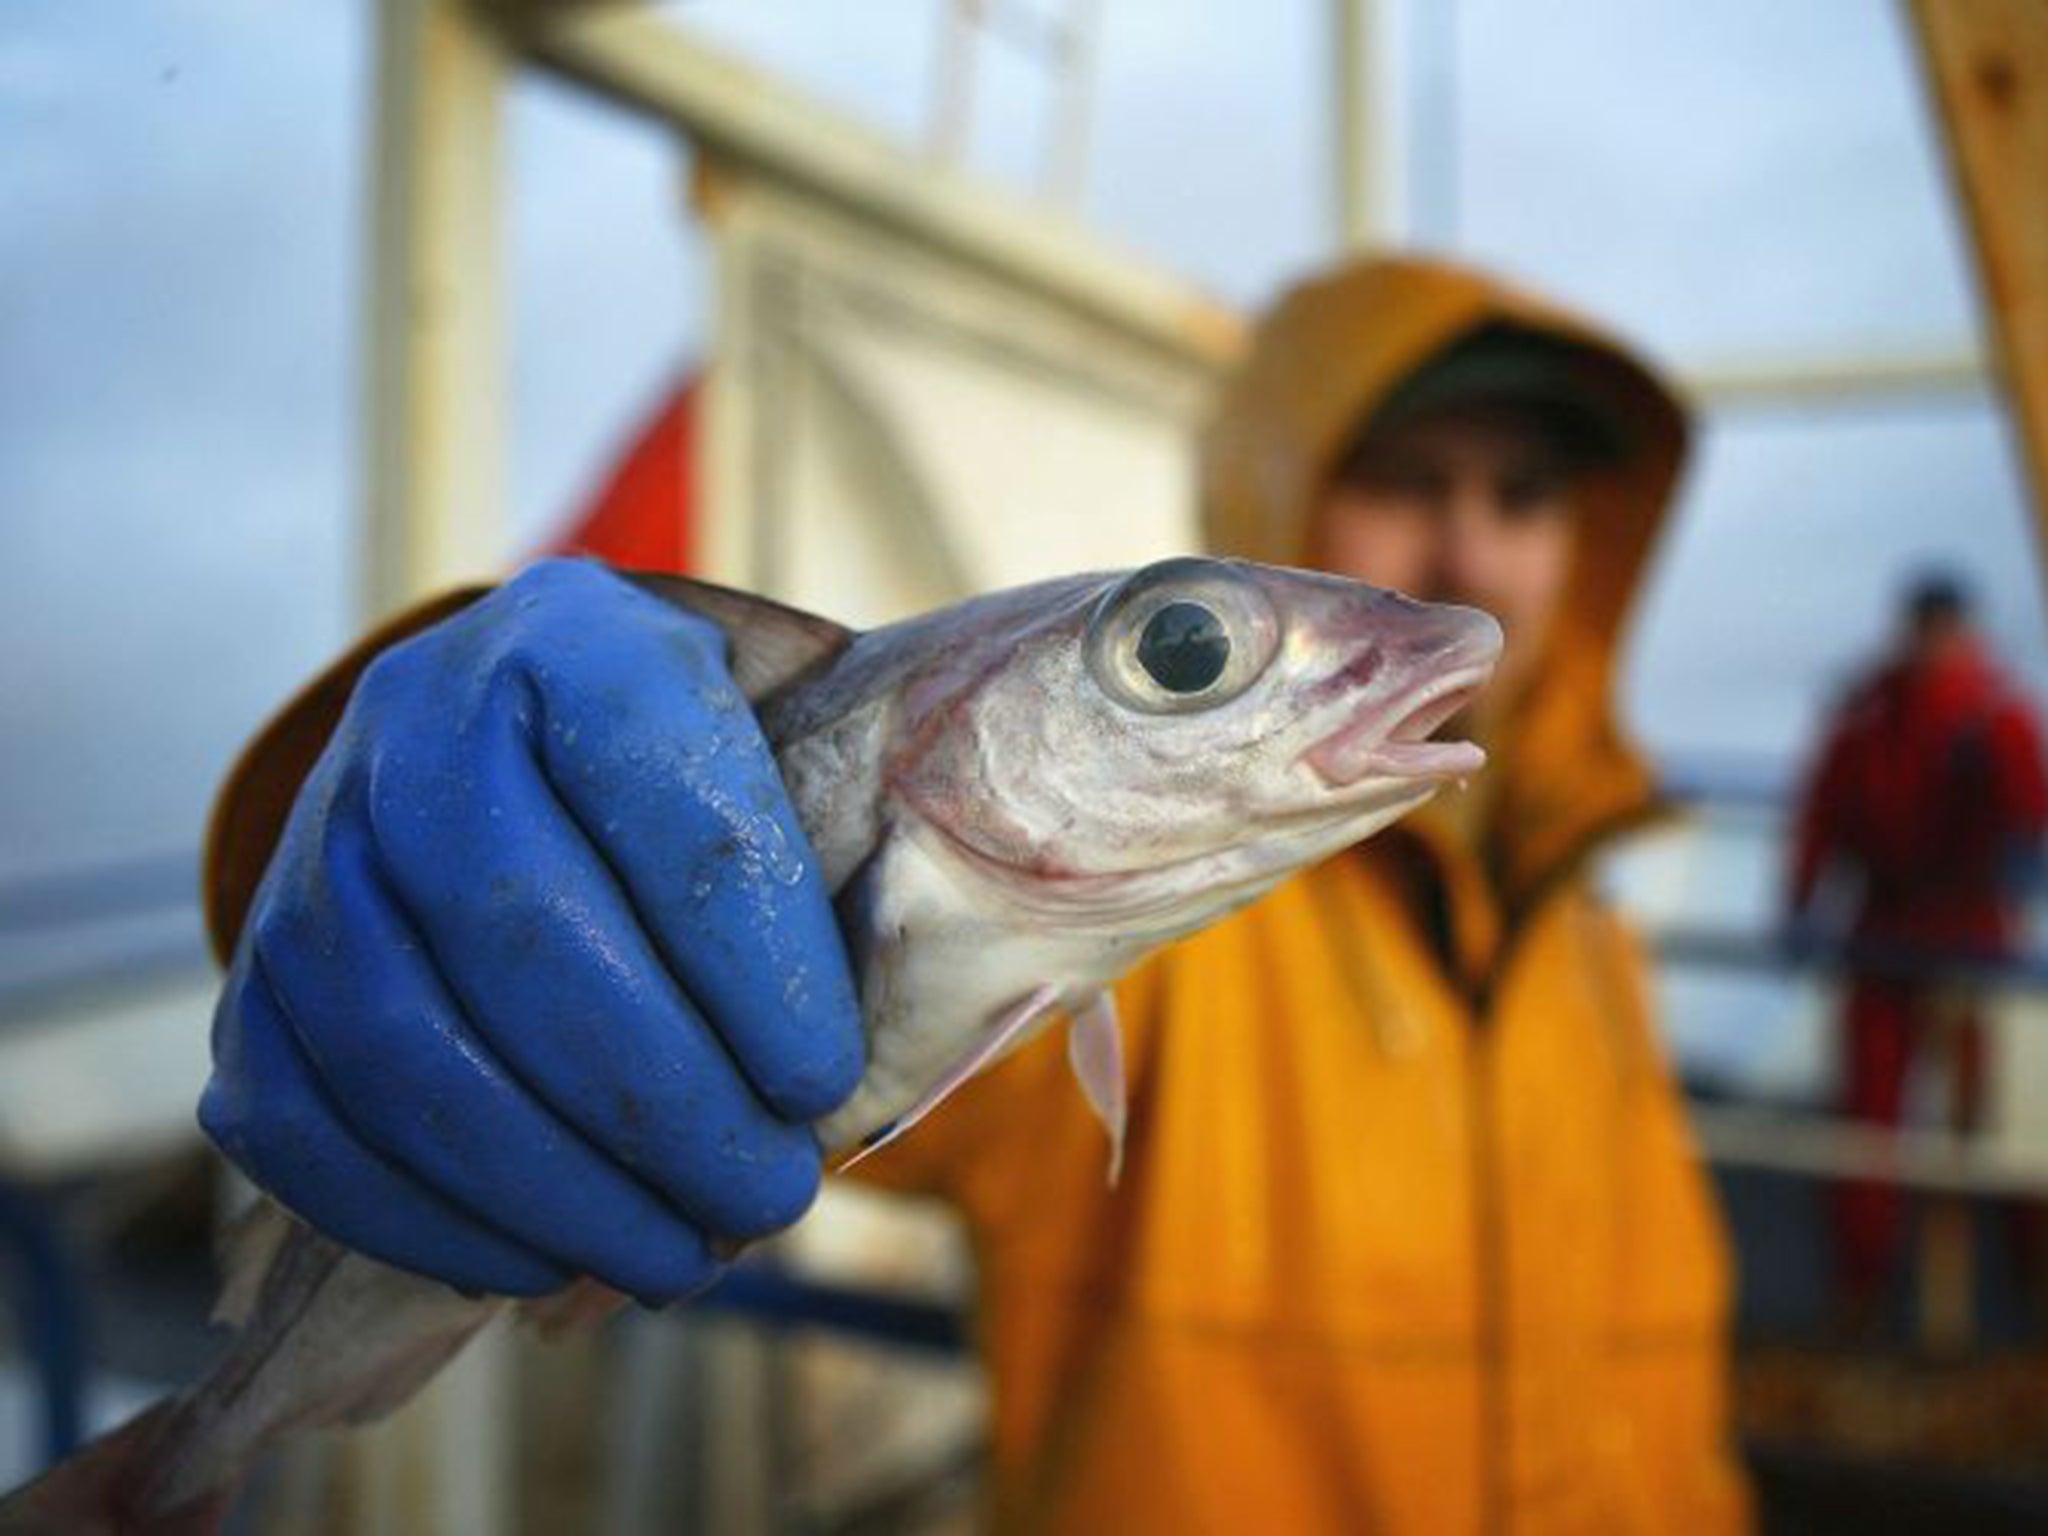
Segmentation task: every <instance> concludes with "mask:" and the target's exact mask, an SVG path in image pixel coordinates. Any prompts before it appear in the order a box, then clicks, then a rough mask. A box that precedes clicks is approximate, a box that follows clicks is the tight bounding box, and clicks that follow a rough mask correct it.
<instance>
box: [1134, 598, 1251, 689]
mask: <svg viewBox="0 0 2048 1536" xmlns="http://www.w3.org/2000/svg"><path fill="white" fill-rule="evenodd" d="M1229 664H1230V632H1229V631H1228V630H1226V629H1225V628H1224V627H1223V621H1222V620H1221V619H1219V618H1217V617H1216V615H1215V613H1214V612H1213V611H1212V610H1210V609H1208V608H1205V607H1203V606H1202V605H1201V604H1200V603H1188V602H1175V603H1168V604H1167V605H1166V606H1165V607H1164V608H1161V609H1160V610H1159V611H1158V612H1157V613H1155V614H1153V615H1152V617H1151V618H1149V619H1147V620H1146V621H1145V628H1144V630H1143V632H1142V633H1140V634H1139V636H1138V665H1139V666H1141V667H1143V668H1144V669H1145V670H1146V671H1147V672H1149V673H1150V674H1151V675H1152V681H1153V682H1155V683H1157V684H1158V685H1159V686H1160V687H1162V688H1164V689H1165V690H1166V691H1167V692H1168V693H1200V692H1201V691H1202V690H1203V689H1204V688H1207V687H1208V686H1209V685H1210V684H1211V683H1213V682H1215V681H1216V679H1217V678H1219V677H1221V676H1222V675H1223V669H1224V668H1225V667H1226V666H1228V665H1229Z"/></svg>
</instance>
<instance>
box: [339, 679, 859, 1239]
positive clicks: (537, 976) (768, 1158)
mask: <svg viewBox="0 0 2048 1536" xmlns="http://www.w3.org/2000/svg"><path fill="white" fill-rule="evenodd" d="M507 686H509V687H515V688H517V689H518V690H519V691H520V694H521V697H520V699H519V700H518V701H516V703H515V704H508V705H507V707H506V708H505V709H504V710H502V711H499V712H496V713H495V715H494V718H493V719H492V720H491V722H490V723H488V724H487V725H485V726H482V727H480V728H479V731H478V734H477V735H476V736H474V737H471V738H470V739H468V740H464V741H455V742H451V743H450V744H449V748H448V750H449V751H451V752H453V753H459V754H460V760H461V766H460V767H456V766H453V765H448V764H443V763H439V762H434V761H431V760H428V759H419V758H416V759H414V760H413V761H412V762H411V763H409V764H408V765H406V767H404V768H403V769H401V770H395V771H393V772H391V773H381V772H380V773H379V774H377V775H375V776H373V779H372V783H371V786H370V791H369V795H370V803H371V811H370V816H371V819H372V820H373V822H375V823H377V824H378V825H379V826H380V827H381V826H386V825H394V826H396V827H397V829H398V831H397V832H396V834H395V835H393V836H389V837H386V836H380V837H379V838H378V845H379V851H380V854H381V857H382V859H383V863H384V866H385V870H386V872H387V874H388V877H389V879H390V882H391V884H392V886H393V888H394V889H395V890H396V891H397V892H398V893H399V897H400V899H401V901H402V903H403V905H404V906H405V908H406V910H408V911H409V912H412V913H414V914H417V915H418V920H419V921H420V922H421V923H422V925H423V928H424V931H425V934H426V940H427V943H428V945H429V947H430V948H431V950H432V952H433V955H434V958H435V960H436V961H437V962H438V964H439V966H440V969H441V971H442V973H443V975H444V976H445V977H446V979H447V982H448V985H449V987H450V989H451V991H452V992H453V994H454V996H455V997H456V998H457V999H459V1000H460V1003H461V1006H462V1008H463V1011H464V1012H465V1013H466V1015H467V1016H468V1018H469V1019H470V1020H471V1021H472V1022H473V1023H474V1025H475V1027H476V1028H477V1030H478V1031H479V1032H480V1033H481V1034H482V1035H484V1036H485V1037H486V1038H487V1039H488V1040H489V1042H490V1045H491V1047H492V1048H493V1050H494V1051H495V1052H496V1053H497V1055H498V1056H499V1057H500V1058H501V1059H502V1060H503V1061H504V1062H505V1063H506V1064H507V1065H508V1066H509V1067H510V1068H511V1070H512V1071H513V1072H515V1073H517V1074H518V1076H519V1077H520V1078H521V1079H522V1080H523V1081H524V1082H525V1083H526V1084H527V1085H528V1086H529V1087H530V1088H531V1089H532V1091H533V1092H534V1093H535V1094H536V1095H538V1096H539V1097H540V1098H542V1099H544V1100H545V1101H546V1102H547V1103H548V1104H549V1105H550V1106H551V1107H552V1108H553V1109H554V1111H555V1112H556V1113H557V1114H558V1115H560V1116H561V1118H562V1119H563V1120H565V1121H567V1122H568V1123H570V1124H572V1125H574V1126H576V1127H577V1128H578V1129H579V1130H580V1131H581V1132H582V1134H583V1135H584V1136H585V1137H586V1138H587V1139H589V1140H590V1141H591V1142H593V1143H595V1144H596V1145H598V1146H600V1147H602V1148H603V1149H604V1150H605V1152H606V1153H607V1154H608V1155H610V1156H611V1157H613V1158H615V1159H617V1161H618V1162H619V1163H620V1164H621V1165H623V1166H624V1167H626V1168H629V1169H631V1170H632V1171H633V1172H634V1173H635V1174H636V1175H637V1176H639V1177H640V1178H642V1179H644V1180H646V1181H647V1182H648V1183H649V1184H651V1185H653V1186H654V1187H655V1188H656V1189H658V1190H660V1191H661V1192H662V1194H664V1195H665V1196H666V1197H667V1198H668V1199H669V1200H671V1201H672V1202H673V1203H674V1204H675V1205H676V1206H677V1208H679V1209H680V1210H682V1211H683V1212H684V1213H686V1214H687V1215H688V1216H690V1217H691V1219H692V1220H694V1221H696V1222H697V1223H698V1224H699V1225H701V1226H702V1227H703V1228H704V1230H706V1231H707V1232H713V1233H716V1234H718V1235H719V1236H722V1237H752V1236H759V1235H761V1234H763V1233H766V1232H771V1231H775V1230H778V1229H779V1228H782V1227H785V1226H788V1225H789V1224H790V1223H791V1222H793V1221H795V1220H796V1219H797V1218H798V1217H799V1216H801V1215H802V1214H803V1212H804V1211H805V1209H806V1208H808V1206H809V1205H810V1202H811V1200H812V1198H813V1197H814V1196H815V1194H816V1193H817V1186H818V1179H819V1174H820V1156H819V1151H818V1145H817V1140H816V1138H815V1136H814V1135H813V1134H812V1133H811V1131H810V1129H809V1127H808V1126H804V1125H796V1124H791V1123H790V1122H788V1121H786V1120H783V1119H781V1118H779V1117H778V1116H777V1115H776V1114H775V1113H774V1112H773V1110H772V1109H771V1108H770V1107H769V1106H768V1105H766V1104H764V1103H763V1102H762V1101H761V1098H760V1096H759V1095H758V1094H757V1093H756V1092H755V1090H754V1088H753V1086H752V1084H751V1083H750V1081H749V1080H748V1078H747V1077H746V1076H745V1074H743V1073H742V1072H741V1071H740V1070H739V1069H738V1067H737V1066H736V1065H735V1064H734V1061H733V1059H732V1056H731V1055H730V1054H729V1053H728V1052H727V1050H726V1048H725V1045H724V1043H723V1042H722V1041H721V1039H720V1037H719V1036H718V1034H717V1033H715V1032H714V1031H713V1030H712V1029H711V1028H710V1027H709V1025H708V1024H707V1023H706V1021H705V1020H704V1019H703V1018H701V1017H700V1016H699V1015H698V1013H697V1011H696V1010H695V1008H694V1007H693V1006H692V1004H691V1000H690V999H689V998H688V997H686V996H685V995H684V993H683V991H682V989H681V987H680V986H678V984H677V982H676V980H675V978H674V977H673V976H672V975H671V974H670V973H669V971H668V969H667V967H666V965H665V964H664V963H663V960H662V957H661V955H660V953H659V952H658V951H657V950H656V948H655V947H654V945H653V943H652V941H651V940H650V939H649V937H648V935H647V933H646V932H645V931H644V930H643V929H642V927H641V925H640V922H639V920H638V918H637V917H636V915H635V913H634V911H633V908H632V905H631V903H630V902H629V901H628V900H627V899H626V897H625V894H624V893H623V892H622V891H621V890H620V889H619V886H618V883H617V881H616V880H615V879H614V877H613V875H612V871H611V869H610V868H609V867H608V866H607V864H606V863H605V861H604V860H603V858H601V857H600V856H599V855H598V853H597V851H596V850H595V849H593V848H592V847H591V846H590V844H589V842H588V841H587V840H586V839H585V837H584V836H583V834H582V832H581V831H580V830H579V828H578V826H577V824H576V822H575V821H574V820H573V819H572V818H571V817H570V816H569V814H568V813H567V812H566V811H565V810H564V809H563V806H562V804H561V802H560V801H559V800H558V799H557V798H556V797H555V795H554V793H553V791H552V789H551V787H550V786H549V784H548V783H547V781H546V779H545V778H544V776H543V775H542V773H541V771H540V768H539V766H538V764H536V763H535V761H534V760H533V758H532V757H531V756H529V755H528V754H527V752H526V751H525V750H523V748H524V743H525V737H524V734H523V730H524V727H523V726H522V725H521V723H520V721H519V720H518V719H517V718H516V710H517V709H524V708H527V707H530V696H529V694H528V693H527V691H526V689H525V688H524V686H523V684H519V683H512V684H508V685H507ZM493 738H495V739H493ZM423 805H424V806H426V807H427V818H428V820H429V821H430V822H431V824H432V825H433V826H434V827H435V829H436V842H435V844H434V846H432V847H427V846H425V845H423V844H422V843H421V842H420V841H419V840H417V839H412V838H409V837H407V836H406V835H405V832H404V828H405V824H406V818H407V817H409V816H413V815H417V814H418V813H419V810H420V808H421V807H422V806H423Z"/></svg>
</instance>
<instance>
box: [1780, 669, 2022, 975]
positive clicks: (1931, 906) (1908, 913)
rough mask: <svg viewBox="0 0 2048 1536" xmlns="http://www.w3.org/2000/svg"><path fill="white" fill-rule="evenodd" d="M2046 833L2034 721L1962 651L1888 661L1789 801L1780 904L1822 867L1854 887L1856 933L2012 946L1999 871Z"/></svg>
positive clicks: (1919, 942) (1940, 943)
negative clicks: (1787, 861)
mask: <svg viewBox="0 0 2048 1536" xmlns="http://www.w3.org/2000/svg"><path fill="white" fill-rule="evenodd" d="M2044 826H2048V770H2044V768H2043V765H2042V753H2041V733H2040V728H2039V726H2038V725H2037V724H2036V722H2035V718H2034V713H2033V711H2032V710H2031V709H2030V708H2029V707H2028V705H2027V703H2026V702H2025V700H2024V699H2022V698H2021V696H2020V695H2019V693H2018V692H2017V690H2015V689H2014V688H2013V687H2012V685H2011V684H2010V683H2008V682H2007V681H2006V679H2005V677H2004V676H2003V674H2002V673H2001V672H2000V671H1999V669H1998V667H1997V666H1996V665H1995V664H1994V663H1993V661H1992V660H1991V658H1990V656H1989V655H1988V654H1987V653H1986V652H1985V650H1984V649H1983V648H1982V647H1981V646H1980V645H1979V644H1977V643H1976V642H1975V641H1974V640H1969V639H1958V640H1957V641H1955V642H1954V643H1953V646H1952V648H1951V649H1949V650H1948V651H1947V652H1946V653H1944V654H1943V655H1941V656H1939V657H1938V658H1936V659H1935V660H1933V661H1929V662H1922V663H1918V664H1916V663H1913V662H1910V661H1894V662H1892V663H1890V664H1888V665H1886V666H1884V667H1882V668H1880V669H1879V670H1878V671H1877V672H1876V673H1875V674H1874V675H1873V676H1871V677H1870V678H1868V679H1867V680H1865V681H1864V682H1863V683H1862V684H1861V685H1860V686H1859V687H1858V688H1857V689H1856V690H1855V691H1854V692H1853V693H1852V694H1851V695H1850V696H1849V698H1848V700H1847V702H1846V703H1844V705H1843V706H1842V708H1841V710H1840V711H1839V713H1838V714H1837V715H1836V717H1835V720H1834V721H1833V724H1832V727H1831V729H1830V731H1829V733H1828V738H1827V744H1826V746H1825V748H1824V749H1823V751H1822V753H1821V756H1820V760H1819V762H1818V764H1817V765H1816V766H1815V768H1814V771H1813V773H1812V776H1811V778H1810V779H1809V780H1808V783H1807V786H1806V790H1805V793H1804V794H1803V796H1802V797H1801V802H1800V806H1799V814H1798V823H1797V827H1796V830H1795V843H1794V853H1793V864H1792V899H1793V901H1794V902H1795V903H1796V904H1797V905H1799V906H1804V905H1805V904H1806V902H1807V900H1808V898H1810V897H1811V895H1812V894H1813V890H1814V887H1815V886H1816V885H1817V884H1818V883H1819V880H1820V877H1821V875H1822V874H1823V873H1824V872H1825V871H1826V870H1827V869H1828V868H1829V867H1830V866H1831V865H1832V866H1838V867H1842V868H1846V869H1847V870H1849V871H1850V872H1852V873H1853V874H1854V875H1856V876H1857V877H1858V879H1859V881H1860V884H1861V887H1862V894H1861V906H1860V909H1859V911H1858V914H1857V922H1856V933H1857V934H1858V935H1859V936H1861V937H1866V938H1874V939H1888V940H1893V941H1896V942H1900V943H1904V944H1910V945H1916V946H1922V947H1930V948H1955V949H1962V950H1966V951H1970V952H1977V953H1997V952H2001V951H2003V950H2004V949H2006V948H2007V947H2008V946H2009V944H2010V943H2011V940H2012V937H2013V918H2014V901H2013V893H2012V888H2011V881H2010V872H2011V862H2010V861H2011V859H2012V857H2013V855H2014V854H2015V853H2016V852H2018V851H2021V850H2023V849H2024V850H2029V851H2031V845H2032V844H2034V843H2035V842H2037V841H2038V840H2039V838H2040V837H2041V834H2042V831H2043V828H2044Z"/></svg>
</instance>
